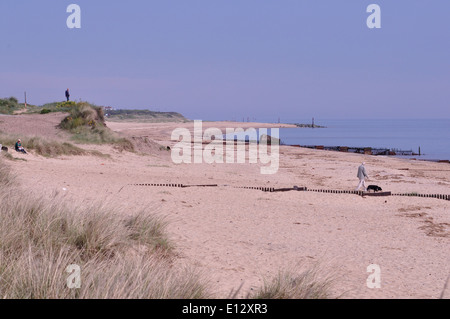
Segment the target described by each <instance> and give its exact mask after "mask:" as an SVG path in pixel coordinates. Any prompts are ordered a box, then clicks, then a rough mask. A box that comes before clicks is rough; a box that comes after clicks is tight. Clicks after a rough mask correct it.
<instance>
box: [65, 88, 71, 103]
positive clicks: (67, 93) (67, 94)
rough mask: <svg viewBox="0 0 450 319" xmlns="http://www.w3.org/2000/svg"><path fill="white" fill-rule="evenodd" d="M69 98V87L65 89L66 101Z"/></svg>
mask: <svg viewBox="0 0 450 319" xmlns="http://www.w3.org/2000/svg"><path fill="white" fill-rule="evenodd" d="M69 98H70V93H69V89H67V90H66V99H67V102H69Z"/></svg>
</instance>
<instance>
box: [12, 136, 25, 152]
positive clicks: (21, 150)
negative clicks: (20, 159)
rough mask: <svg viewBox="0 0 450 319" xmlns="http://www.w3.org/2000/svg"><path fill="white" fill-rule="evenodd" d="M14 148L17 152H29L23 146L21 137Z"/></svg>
mask: <svg viewBox="0 0 450 319" xmlns="http://www.w3.org/2000/svg"><path fill="white" fill-rule="evenodd" d="M14 148H15V149H16V152H21V153H24V154H27V151H25V149H24V148H23V147H22V141H21V140H20V138H19V139H18V140H17V142H16V145H15V146H14Z"/></svg>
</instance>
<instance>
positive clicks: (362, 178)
mask: <svg viewBox="0 0 450 319" xmlns="http://www.w3.org/2000/svg"><path fill="white" fill-rule="evenodd" d="M365 164H366V163H364V162H363V163H362V164H361V165H360V166H359V167H358V174H357V175H356V176H357V177H358V178H359V184H358V187H356V189H355V191H358V190H359V189H360V188H361V186H362V187H363V188H364V191H365V192H366V191H367V186H366V178H367V179H369V176H368V175H367V172H366V167H365V166H364V165H365Z"/></svg>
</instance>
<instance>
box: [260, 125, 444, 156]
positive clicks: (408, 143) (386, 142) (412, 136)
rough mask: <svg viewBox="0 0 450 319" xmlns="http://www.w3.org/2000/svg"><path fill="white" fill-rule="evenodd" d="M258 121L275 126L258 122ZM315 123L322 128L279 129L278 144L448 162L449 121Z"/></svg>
mask: <svg viewBox="0 0 450 319" xmlns="http://www.w3.org/2000/svg"><path fill="white" fill-rule="evenodd" d="M258 122H266V123H278V121H277V122H274V121H270V120H269V121H263V120H260V119H258ZM281 123H289V124H295V123H299V124H312V119H307V120H305V119H289V120H281ZM314 124H315V125H319V126H324V128H308V127H304V128H302V127H298V128H280V131H279V134H280V135H279V137H280V139H281V143H282V144H284V145H301V146H313V145H323V146H325V147H327V146H329V147H336V146H347V147H350V148H352V147H354V148H368V147H371V148H385V149H390V150H402V151H412V152H413V153H416V154H419V152H420V154H421V155H420V156H417V155H414V156H401V157H406V158H411V157H413V158H416V159H424V160H450V119H392V120H386V119H361V120H356V119H355V120H354V119H352V120H336V119H330V120H327V119H314ZM268 134H269V135H270V130H269V131H268Z"/></svg>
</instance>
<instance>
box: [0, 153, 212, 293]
mask: <svg viewBox="0 0 450 319" xmlns="http://www.w3.org/2000/svg"><path fill="white" fill-rule="evenodd" d="M24 195H25V194H24V193H23V190H21V189H20V188H19V187H18V185H17V184H16V182H15V177H14V174H12V173H11V171H10V169H9V167H8V165H7V164H6V163H5V162H4V161H3V160H2V159H0V202H1V203H2V205H1V206H0V216H1V218H0V298H12V299H17V298H18V299H23V298H26V299H28V298H31V299H34V298H37V299H48V298H50V299H54V298H55V299H60V298H86V299H92V298H96V299H97V298H100V299H102V298H114V299H117V298H119V299H125V298H133V299H135V298H137V299H140V298H151V299H155V298H175V299H179V298H181V299H190V298H207V297H208V296H209V292H208V289H207V285H206V284H205V283H204V282H203V280H202V277H201V276H200V274H199V273H197V272H196V271H194V270H191V269H188V268H181V267H176V266H175V265H174V263H173V258H172V256H173V244H172V242H171V240H170V239H169V238H168V235H167V233H166V231H165V227H166V225H167V223H166V221H165V220H164V218H163V217H161V216H158V215H156V214H153V213H152V212H149V211H144V210H143V211H138V212H128V213H129V215H127V216H124V214H123V211H121V210H120V209H118V208H112V207H109V206H107V205H104V204H84V203H80V204H79V205H73V203H72V204H71V205H70V206H69V205H68V203H67V202H65V201H64V200H63V199H62V198H61V197H59V195H58V194H53V195H51V196H52V197H51V198H45V197H39V198H37V197H34V196H32V195H29V194H27V196H24ZM70 265H77V266H78V267H79V269H80V270H81V272H80V274H81V275H80V279H81V285H80V287H79V288H76V289H74V288H70V287H71V286H70V283H71V278H70V275H71V274H70V273H69V272H68V269H67V267H68V266H70ZM69 279H70V280H69Z"/></svg>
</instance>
